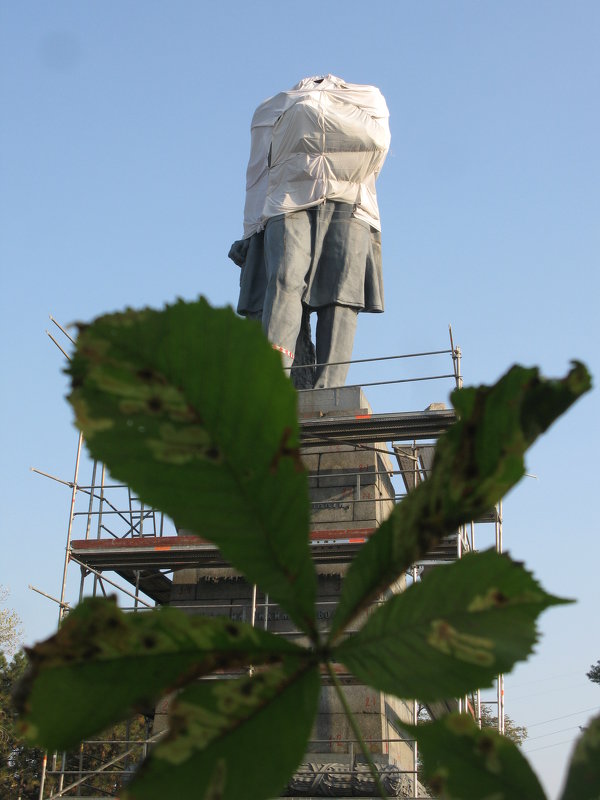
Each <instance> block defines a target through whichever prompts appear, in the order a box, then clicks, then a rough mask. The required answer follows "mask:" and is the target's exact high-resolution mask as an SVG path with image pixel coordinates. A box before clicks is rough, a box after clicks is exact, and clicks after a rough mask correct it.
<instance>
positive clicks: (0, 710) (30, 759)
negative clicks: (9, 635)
mask: <svg viewBox="0 0 600 800" xmlns="http://www.w3.org/2000/svg"><path fill="white" fill-rule="evenodd" d="M26 663H27V662H26V658H25V655H24V653H22V652H18V653H16V655H15V656H14V658H13V659H12V660H11V661H8V660H7V659H6V657H5V655H4V654H3V653H2V652H1V651H0V798H7V799H8V798H13V797H14V798H16V797H21V798H22V800H37V797H38V793H39V782H40V769H41V766H42V756H43V753H42V750H40V749H38V748H31V747H28V746H26V745H25V744H24V743H23V741H22V739H21V738H20V737H19V736H18V734H17V730H16V713H15V711H14V710H13V709H12V708H11V703H10V702H9V699H10V695H11V692H12V690H13V687H14V686H15V685H16V683H17V681H18V680H19V679H20V678H21V677H22V676H23V673H24V672H25V667H26Z"/></svg>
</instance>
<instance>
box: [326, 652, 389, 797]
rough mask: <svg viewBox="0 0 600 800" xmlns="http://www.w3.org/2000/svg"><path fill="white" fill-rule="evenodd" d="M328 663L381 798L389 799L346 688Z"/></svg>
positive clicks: (328, 662) (330, 675) (329, 670)
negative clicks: (347, 697)
mask: <svg viewBox="0 0 600 800" xmlns="http://www.w3.org/2000/svg"><path fill="white" fill-rule="evenodd" d="M326 663H327V672H328V673H329V677H330V678H331V681H332V683H333V685H334V686H335V690H336V692H337V694H338V697H339V698H340V702H341V704H342V708H343V709H344V712H345V714H346V717H347V718H348V722H349V723H350V727H351V728H352V733H353V734H354V735H355V737H356V741H357V742H358V744H359V745H360V749H361V750H362V754H363V756H364V757H365V759H366V762H367V764H368V765H369V770H370V772H371V775H372V777H373V780H374V781H375V785H376V786H377V791H378V792H379V796H380V797H381V800H388V798H387V795H386V793H385V789H384V788H383V784H382V783H381V779H380V777H379V773H378V772H377V767H376V766H375V762H374V761H373V759H372V758H371V753H369V750H368V748H367V745H366V743H365V740H364V739H363V737H362V734H361V732H360V728H359V727H358V723H357V721H356V717H355V716H354V714H353V713H352V710H351V708H350V706H349V705H348V701H347V700H346V695H345V694H344V689H343V688H342V684H341V683H340V682H339V680H338V677H337V675H336V674H335V671H334V669H333V667H332V666H331V662H330V661H327V662H326Z"/></svg>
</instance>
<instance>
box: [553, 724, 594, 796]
mask: <svg viewBox="0 0 600 800" xmlns="http://www.w3.org/2000/svg"><path fill="white" fill-rule="evenodd" d="M598 798H600V717H596V718H595V719H593V720H592V721H591V722H590V723H589V725H588V726H587V728H586V729H585V732H584V734H583V736H580V737H579V739H578V740H577V745H576V746H575V751H574V753H573V756H572V758H571V763H570V765H569V772H568V775H567V783H566V785H565V789H564V791H563V793H562V795H561V800H598Z"/></svg>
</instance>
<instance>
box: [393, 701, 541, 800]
mask: <svg viewBox="0 0 600 800" xmlns="http://www.w3.org/2000/svg"><path fill="white" fill-rule="evenodd" d="M407 730H409V731H410V732H411V734H412V735H413V736H414V737H415V738H416V740H417V743H418V746H419V751H420V753H421V757H422V759H423V765H424V778H425V782H426V783H427V785H428V787H429V788H430V790H431V791H432V792H433V795H434V796H435V797H438V798H440V800H516V798H523V800H525V798H527V800H546V798H545V794H544V791H543V789H542V787H541V786H540V782H539V780H538V779H537V776H536V775H535V773H534V772H533V770H532V769H531V767H530V766H529V764H528V763H527V759H526V758H525V757H524V756H523V755H522V753H521V751H520V750H519V748H518V747H517V746H516V745H515V744H514V743H513V742H511V741H510V739H507V738H505V737H504V736H500V734H499V733H497V732H496V731H493V730H490V729H489V728H484V729H483V730H480V729H479V727H478V726H477V725H476V724H475V722H474V721H473V720H472V719H471V718H470V717H468V716H467V715H466V714H449V715H447V716H445V717H443V718H442V719H440V720H438V721H437V722H430V723H425V724H424V725H418V726H412V727H407Z"/></svg>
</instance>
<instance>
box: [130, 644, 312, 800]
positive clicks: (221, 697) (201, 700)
mask: <svg viewBox="0 0 600 800" xmlns="http://www.w3.org/2000/svg"><path fill="white" fill-rule="evenodd" d="M319 688H320V678H319V672H318V669H317V668H316V666H314V665H312V666H311V665H309V664H307V663H305V662H302V661H299V660H298V659H295V658H287V659H286V660H285V661H284V662H283V663H282V664H281V665H279V666H277V667H271V668H269V669H266V670H264V671H262V672H261V673H260V676H256V677H244V678H240V679H238V680H227V681H212V680H211V681H199V682H197V683H195V684H194V685H193V686H190V687H189V688H188V689H186V690H185V691H184V692H182V693H181V694H180V695H178V697H177V698H176V700H175V701H174V703H173V706H172V708H171V711H170V732H169V733H168V734H167V738H166V739H165V740H163V741H161V742H160V743H159V744H158V745H156V747H154V749H153V750H152V752H151V755H150V756H149V758H148V759H147V760H146V762H145V763H144V764H143V765H142V766H141V768H140V770H139V773H138V775H137V776H136V777H135V778H134V780H133V781H132V783H131V784H130V785H129V786H128V788H127V791H126V792H125V793H124V794H121V797H122V798H123V800H164V798H165V797H185V796H186V795H188V794H189V791H190V787H192V786H193V787H194V788H193V792H194V797H198V798H204V800H207V798H211V797H213V796H214V794H215V791H216V792H217V793H218V796H219V797H220V798H222V800H238V798H240V797H244V798H247V800H262V799H263V798H265V797H277V796H278V795H279V793H280V792H281V790H282V789H283V787H284V786H285V783H286V781H287V780H288V779H289V777H290V776H291V774H292V772H293V771H294V769H295V768H296V766H297V765H298V763H299V762H300V760H301V758H302V755H303V754H304V749H305V747H306V740H307V739H308V736H309V734H310V730H311V727H312V724H313V721H314V718H315V713H316V710H317V701H318V696H319ZM284 720H285V721H286V725H285V731H282V723H283V721H284ZM265 754H267V759H268V764H266V767H265V768H264V769H262V768H260V769H257V765H261V764H263V762H264V761H265Z"/></svg>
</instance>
